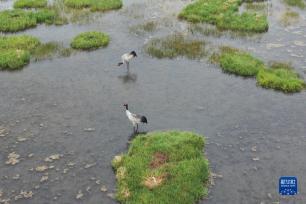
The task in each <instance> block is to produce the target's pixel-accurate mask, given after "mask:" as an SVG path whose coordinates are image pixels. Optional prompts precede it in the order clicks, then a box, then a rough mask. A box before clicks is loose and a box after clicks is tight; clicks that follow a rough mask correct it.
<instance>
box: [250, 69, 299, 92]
mask: <svg viewBox="0 0 306 204" xmlns="http://www.w3.org/2000/svg"><path fill="white" fill-rule="evenodd" d="M256 79H257V83H258V85H260V86H262V87H264V88H268V89H275V90H279V91H283V92H285V93H294V92H300V91H302V90H303V89H304V87H305V82H304V81H303V80H302V79H301V78H300V77H299V75H298V74H297V73H296V72H295V71H294V70H293V68H292V67H291V66H290V65H289V64H286V63H274V64H272V65H271V69H262V70H260V71H259V72H258V74H257V77H256Z"/></svg>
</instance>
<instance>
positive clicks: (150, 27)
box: [129, 21, 157, 35]
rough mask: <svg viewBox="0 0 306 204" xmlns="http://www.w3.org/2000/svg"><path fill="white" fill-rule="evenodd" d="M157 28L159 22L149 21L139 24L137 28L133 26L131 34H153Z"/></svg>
mask: <svg viewBox="0 0 306 204" xmlns="http://www.w3.org/2000/svg"><path fill="white" fill-rule="evenodd" d="M156 28H157V22H155V21H147V22H145V23H142V24H138V25H135V26H131V27H130V28H129V30H130V32H132V33H135V34H137V35H140V34H143V33H145V32H153V31H155V30H156Z"/></svg>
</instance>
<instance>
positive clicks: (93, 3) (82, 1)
mask: <svg viewBox="0 0 306 204" xmlns="http://www.w3.org/2000/svg"><path fill="white" fill-rule="evenodd" d="M64 2H65V5H66V6H67V7H70V8H76V9H81V8H90V10H91V11H107V10H113V9H120V8H121V7H122V1H121V0H64Z"/></svg>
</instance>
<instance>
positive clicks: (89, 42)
mask: <svg viewBox="0 0 306 204" xmlns="http://www.w3.org/2000/svg"><path fill="white" fill-rule="evenodd" d="M109 40H110V39H109V36H108V35H107V34H105V33H101V32H96V31H91V32H85V33H81V34H79V35H77V36H76V37H75V38H74V39H73V40H72V42H71V47H72V48H74V49H81V50H93V49H98V48H100V47H105V46H107V45H108V43H109Z"/></svg>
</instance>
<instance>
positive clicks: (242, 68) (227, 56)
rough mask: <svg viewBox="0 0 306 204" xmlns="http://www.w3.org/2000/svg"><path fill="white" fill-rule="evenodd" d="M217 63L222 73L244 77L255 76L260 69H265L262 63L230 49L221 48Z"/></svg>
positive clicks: (241, 52)
mask: <svg viewBox="0 0 306 204" xmlns="http://www.w3.org/2000/svg"><path fill="white" fill-rule="evenodd" d="M217 61H218V62H219V64H220V66H221V68H222V70H223V71H224V72H227V73H231V74H235V75H239V76H244V77H253V76H256V74H257V73H258V71H259V70H260V69H264V68H265V65H264V63H263V62H262V61H260V60H259V59H257V58H255V57H253V56H252V55H250V54H249V53H247V52H244V51H241V50H237V49H233V48H230V47H223V48H221V53H220V55H219V57H218V60H217Z"/></svg>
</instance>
